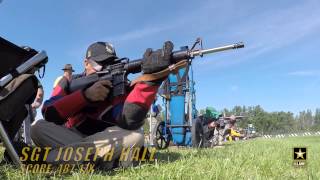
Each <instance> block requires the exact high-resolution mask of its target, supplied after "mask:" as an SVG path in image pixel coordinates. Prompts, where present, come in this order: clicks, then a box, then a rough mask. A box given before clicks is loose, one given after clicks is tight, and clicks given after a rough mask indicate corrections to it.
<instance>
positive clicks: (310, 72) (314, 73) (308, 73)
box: [288, 70, 320, 77]
mask: <svg viewBox="0 0 320 180" xmlns="http://www.w3.org/2000/svg"><path fill="white" fill-rule="evenodd" d="M288 75H289V76H300V77H313V76H320V71H316V70H302V71H292V72H289V73H288Z"/></svg>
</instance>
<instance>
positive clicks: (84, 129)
mask: <svg viewBox="0 0 320 180" xmlns="http://www.w3.org/2000/svg"><path fill="white" fill-rule="evenodd" d="M172 50H173V44H172V43H171V42H169V41H167V42H166V43H165V44H164V46H163V48H162V49H159V50H157V51H152V49H150V48H149V49H147V50H146V52H145V54H144V56H143V63H142V71H143V73H144V74H151V73H155V72H159V71H161V70H163V69H165V68H167V67H168V65H169V64H170V56H171V53H172ZM115 59H117V56H116V53H115V49H114V48H113V46H112V45H111V44H110V43H107V42H96V43H93V44H92V45H90V46H89V48H88V49H87V53H86V57H85V59H84V68H85V71H84V73H83V74H81V75H76V76H75V75H74V76H73V78H79V77H82V76H87V75H90V74H93V73H96V72H98V71H101V70H102V68H103V66H105V65H106V64H113V63H114V60H115ZM71 81H72V80H71ZM161 82H162V80H156V81H152V82H139V83H137V84H135V85H134V86H133V87H129V85H128V88H129V91H128V92H129V93H128V94H126V95H123V96H119V97H114V98H111V100H107V99H109V98H107V97H108V95H109V93H110V90H111V88H112V83H111V82H110V81H107V80H103V81H98V82H96V83H94V84H93V85H91V86H90V87H88V88H86V89H83V90H78V91H76V92H72V93H70V92H69V84H70V82H69V81H66V80H63V79H62V80H61V81H60V82H59V84H58V85H57V86H56V87H55V88H54V91H53V93H52V96H51V98H50V99H49V100H47V101H45V103H44V106H43V109H42V113H43V116H44V120H39V121H37V122H36V123H34V124H33V125H32V130H31V136H32V139H33V141H34V143H35V144H36V145H38V146H41V147H48V146H49V147H52V148H53V150H51V151H50V153H49V154H48V157H47V159H46V162H50V163H54V162H58V163H62V162H65V160H64V161H63V160H62V157H61V159H59V161H56V158H57V156H58V153H59V149H61V148H60V147H63V148H65V149H66V148H68V147H74V148H78V147H83V148H85V149H88V148H89V147H94V148H95V149H98V148H102V149H103V150H100V151H99V154H98V157H103V155H104V154H106V153H107V152H109V151H110V150H111V149H112V148H114V156H113V157H112V159H113V160H114V159H117V158H118V157H119V156H120V153H121V151H122V149H123V148H124V147H141V146H143V140H144V138H143V137H144V136H143V134H142V132H141V131H140V130H139V129H140V127H141V126H142V125H143V124H144V118H145V116H146V114H147V112H148V110H149V108H150V106H151V104H152V102H153V101H154V99H155V96H156V93H157V91H158V88H159V86H160V84H161ZM82 153H83V155H84V156H85V154H86V153H88V152H87V151H84V152H82ZM93 153H94V151H93ZM73 156H76V155H73ZM73 156H72V157H73ZM70 162H72V158H71V160H70Z"/></svg>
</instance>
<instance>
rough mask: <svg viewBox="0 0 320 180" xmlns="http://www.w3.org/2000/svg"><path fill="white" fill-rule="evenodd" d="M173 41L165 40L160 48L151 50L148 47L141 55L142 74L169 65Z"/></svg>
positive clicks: (157, 70)
mask: <svg viewBox="0 0 320 180" xmlns="http://www.w3.org/2000/svg"><path fill="white" fill-rule="evenodd" d="M172 50H173V43H172V42H171V41H166V42H165V43H164V45H163V48H162V49H158V50H156V51H153V50H152V49H151V48H148V49H147V50H146V52H145V53H144V55H143V61H142V71H143V73H144V74H152V73H156V72H159V71H161V70H163V69H165V68H167V67H168V66H169V65H170V59H171V54H172Z"/></svg>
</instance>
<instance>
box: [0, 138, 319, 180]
mask: <svg viewBox="0 0 320 180" xmlns="http://www.w3.org/2000/svg"><path fill="white" fill-rule="evenodd" d="M293 147H307V151H308V157H307V158H308V159H307V165H306V166H305V167H303V168H297V167H294V166H293V150H292V148H293ZM2 152H3V149H2V150H1V153H2ZM157 157H158V160H157V162H154V163H152V164H144V165H141V166H140V167H136V168H129V169H118V170H115V171H112V172H94V173H93V174H82V173H79V172H74V173H72V174H68V175H64V176H58V175H56V176H50V177H51V178H52V179H61V178H63V179H112V178H114V179H203V180H204V179H320V137H295V138H284V139H254V140H249V141H239V142H234V143H229V144H226V145H225V147H224V148H214V149H189V148H170V149H169V150H165V151H160V152H158V155H157ZM0 176H1V177H0V179H18V178H20V177H23V178H24V179H36V178H39V179H45V178H48V177H46V176H44V175H42V176H41V175H38V174H36V175H32V174H23V173H22V172H20V171H17V170H15V169H14V168H13V167H11V166H9V165H2V166H0Z"/></svg>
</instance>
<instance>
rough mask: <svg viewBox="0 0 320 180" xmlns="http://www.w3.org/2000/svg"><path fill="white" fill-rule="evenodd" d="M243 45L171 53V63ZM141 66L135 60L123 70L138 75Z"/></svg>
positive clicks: (139, 60)
mask: <svg viewBox="0 0 320 180" xmlns="http://www.w3.org/2000/svg"><path fill="white" fill-rule="evenodd" d="M243 47H244V44H243V43H242V42H239V43H235V44H230V45H226V46H220V47H215V48H210V49H196V50H192V51H190V50H178V51H174V52H173V53H172V61H173V62H172V63H177V62H179V61H181V60H184V59H190V58H193V57H195V56H202V55H204V54H211V53H215V52H220V51H226V50H230V49H238V48H243ZM141 64H142V59H137V60H133V61H130V62H129V63H128V64H127V65H126V66H125V69H126V70H127V71H128V72H129V73H138V72H140V71H141Z"/></svg>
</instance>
